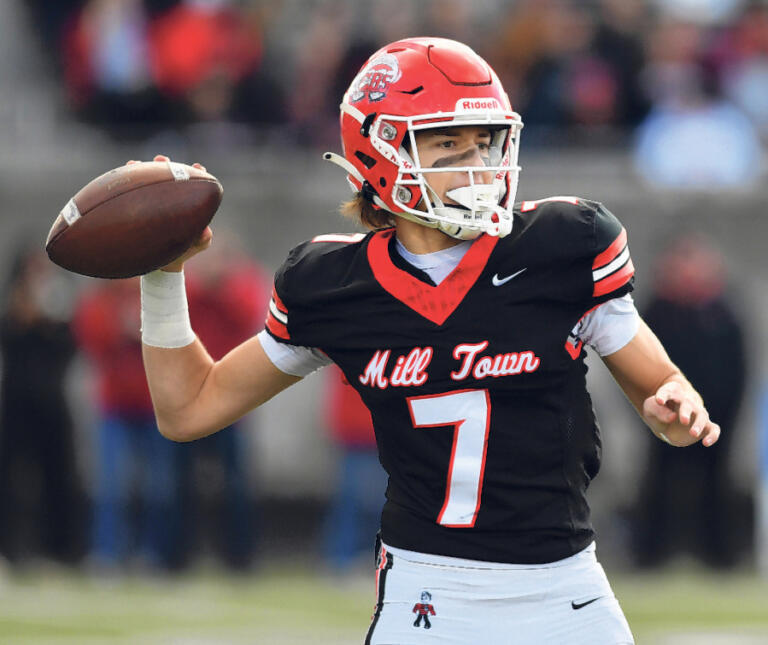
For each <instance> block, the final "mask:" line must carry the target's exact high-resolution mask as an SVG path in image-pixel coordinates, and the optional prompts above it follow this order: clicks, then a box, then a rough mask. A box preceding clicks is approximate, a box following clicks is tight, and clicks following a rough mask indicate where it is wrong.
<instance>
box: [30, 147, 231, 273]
mask: <svg viewBox="0 0 768 645" xmlns="http://www.w3.org/2000/svg"><path fill="white" fill-rule="evenodd" d="M221 197H222V188H221V184H220V183H219V181H218V179H216V177H214V176H213V175H210V174H208V173H207V172H205V171H204V170H201V169H199V168H195V167H193V166H187V165H185V164H180V163H175V162H172V161H148V162H141V163H134V164H129V165H125V166H121V167H119V168H115V169H114V170H110V171H109V172H107V173H105V174H103V175H101V176H100V177H97V178H96V179H94V180H92V181H91V182H89V183H88V184H86V185H85V186H84V187H83V188H82V189H80V191H79V192H78V193H77V194H76V195H75V196H74V197H73V198H72V199H70V200H69V202H68V203H67V205H66V206H65V207H64V208H63V209H62V211H61V212H60V213H59V216H58V217H57V218H56V221H55V222H54V223H53V226H52V227H51V230H50V232H49V233H48V239H47V240H46V243H45V250H46V251H47V253H48V257H49V258H51V260H52V261H53V262H55V263H56V264H58V265H59V266H61V267H63V268H65V269H67V270H69V271H73V272H75V273H80V274H82V275H88V276H93V277H96V278H129V277H132V276H136V275H142V274H144V273H148V272H150V271H154V270H155V269H159V268H160V267H162V266H165V265H166V264H168V263H170V262H172V261H173V260H175V259H176V258H178V257H179V256H180V255H181V254H182V253H184V251H186V250H187V249H188V248H189V247H190V246H192V244H193V242H195V240H197V239H198V237H199V236H200V234H201V233H202V232H203V230H205V227H206V226H208V223H209V222H210V221H211V219H212V218H213V215H214V213H216V210H217V209H218V207H219V204H220V203H221Z"/></svg>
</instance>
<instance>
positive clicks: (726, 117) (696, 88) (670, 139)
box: [634, 21, 762, 189]
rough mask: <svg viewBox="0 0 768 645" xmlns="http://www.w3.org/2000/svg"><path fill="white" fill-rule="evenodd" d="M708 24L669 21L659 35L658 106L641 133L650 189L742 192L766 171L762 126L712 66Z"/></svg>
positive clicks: (655, 44) (654, 61)
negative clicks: (729, 95) (731, 97)
mask: <svg viewBox="0 0 768 645" xmlns="http://www.w3.org/2000/svg"><path fill="white" fill-rule="evenodd" d="M705 43H706V36H705V33H704V31H703V30H702V28H701V27H700V26H697V25H694V24H692V23H687V22H677V21H666V22H664V23H662V24H661V25H659V26H658V27H657V29H656V31H655V33H654V36H653V38H652V41H651V47H650V58H649V62H648V65H647V67H646V70H645V71H644V76H645V81H646V86H647V89H648V92H649V95H650V97H651V99H652V101H653V108H652V110H651V112H650V114H649V115H648V117H647V118H646V120H645V121H644V122H643V123H642V124H641V126H640V128H639V130H638V132H637V141H636V144H635V150H634V161H635V166H636V168H637V170H638V172H639V173H640V175H641V176H642V177H643V178H644V179H645V180H646V181H648V182H649V183H651V184H654V185H657V186H663V187H672V188H689V189H718V188H739V187H742V186H748V185H750V184H751V183H753V182H755V181H756V180H757V179H758V177H759V176H760V173H761V159H762V150H761V147H760V142H759V138H758V135H757V132H756V130H755V128H754V127H753V126H752V124H751V123H750V122H749V120H748V119H747V118H746V116H744V114H743V113H742V112H740V111H739V110H738V109H737V108H736V107H735V106H734V105H733V104H731V103H730V102H728V101H727V100H725V99H724V98H723V97H722V95H721V92H720V87H719V84H718V81H717V76H716V74H715V73H714V70H713V69H712V67H711V65H709V64H705V59H706V50H705Z"/></svg>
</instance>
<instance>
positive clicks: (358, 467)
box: [324, 366, 387, 573]
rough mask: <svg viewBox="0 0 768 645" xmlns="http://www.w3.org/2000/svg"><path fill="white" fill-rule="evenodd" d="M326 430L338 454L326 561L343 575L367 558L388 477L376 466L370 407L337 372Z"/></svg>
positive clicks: (329, 373)
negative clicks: (366, 405) (367, 406)
mask: <svg viewBox="0 0 768 645" xmlns="http://www.w3.org/2000/svg"><path fill="white" fill-rule="evenodd" d="M326 378H327V381H326V384H327V397H326V403H325V419H326V425H327V426H328V429H329V430H330V435H331V439H332V440H333V442H334V443H335V444H336V446H337V447H338V450H339V467H338V472H337V482H336V488H335V492H334V494H333V498H332V500H331V506H330V508H329V510H328V515H327V516H326V519H325V548H324V551H325V557H326V560H327V562H328V564H329V565H330V566H331V567H332V568H333V569H334V570H336V571H337V572H339V573H343V572H345V571H348V570H349V569H350V567H352V566H354V565H355V564H357V563H359V562H360V560H361V557H364V558H365V562H366V564H367V563H368V560H369V559H370V553H371V549H372V548H373V544H374V538H375V537H376V533H377V531H378V530H379V520H380V512H381V506H382V504H383V502H384V491H385V490H386V487H387V476H386V473H385V472H384V469H383V468H382V467H381V464H380V463H379V458H378V453H377V450H376V437H375V435H374V433H373V422H372V421H371V414H370V412H368V408H366V407H365V404H364V403H363V401H362V399H361V398H360V395H359V394H358V393H357V392H356V391H355V390H354V388H352V387H351V386H350V385H349V383H347V381H346V379H345V378H344V375H343V374H342V373H341V370H339V369H338V368H337V367H335V366H334V367H329V368H328V369H327V370H326Z"/></svg>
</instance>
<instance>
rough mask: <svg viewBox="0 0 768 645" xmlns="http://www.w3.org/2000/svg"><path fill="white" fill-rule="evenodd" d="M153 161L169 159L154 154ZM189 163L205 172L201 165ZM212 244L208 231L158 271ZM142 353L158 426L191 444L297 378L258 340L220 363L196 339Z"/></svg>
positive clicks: (176, 267)
mask: <svg viewBox="0 0 768 645" xmlns="http://www.w3.org/2000/svg"><path fill="white" fill-rule="evenodd" d="M154 161H169V159H168V157H166V156H164V155H157V156H155V158H154ZM128 163H133V162H131V161H129V162H128ZM193 165H194V166H195V167H196V168H200V169H201V170H205V168H204V167H203V166H201V165H200V164H199V163H196V164H193ZM212 241H213V232H212V231H211V228H210V227H206V228H205V230H204V231H203V232H202V234H201V235H200V238H199V239H198V240H197V242H195V243H194V244H193V245H192V246H191V247H190V248H189V249H188V250H187V251H186V252H185V253H184V254H183V255H182V256H181V257H179V258H178V259H176V260H174V261H173V262H171V263H170V264H168V265H167V266H165V267H163V269H162V270H163V271H166V272H169V273H177V272H180V271H182V270H183V268H184V263H185V262H186V261H187V260H189V259H190V258H192V257H193V256H194V255H197V254H198V253H200V252H201V251H204V250H205V249H207V248H208V247H209V246H210V245H211V243H212ZM142 352H143V356H144V369H145V371H146V374H147V381H148V383H149V390H150V394H151V395H152V404H153V406H154V409H155V416H156V418H157V424H158V428H159V429H160V432H161V433H162V434H163V436H165V437H167V438H168V439H172V440H174V441H193V440H195V439H199V438H201V437H205V436H207V435H210V434H212V433H214V432H216V431H217V430H221V429H222V428H225V427H227V426H228V425H230V424H232V423H233V422H234V421H236V420H237V419H239V418H240V417H242V416H243V415H244V414H246V413H247V412H249V411H250V410H252V409H253V408H256V407H258V406H259V405H261V404H262V403H264V402H266V401H268V400H269V399H271V398H272V397H273V396H275V395H276V394H278V393H279V392H281V391H282V390H284V389H285V388H287V387H288V386H290V385H293V384H294V383H296V382H297V381H299V380H301V379H300V378H299V377H297V376H291V375H289V374H285V373H284V372H281V371H280V370H279V369H277V368H276V367H275V366H274V365H273V363H272V362H271V361H270V360H269V358H267V355H266V354H265V353H264V350H263V349H262V348H261V344H260V343H259V341H258V339H257V338H251V339H250V340H248V341H246V342H245V343H243V344H241V345H240V346H238V347H236V348H235V349H233V350H232V351H231V352H229V353H228V354H227V355H226V356H224V357H223V358H222V359H221V360H219V361H214V360H213V359H212V358H211V357H210V355H209V354H208V352H207V351H206V349H205V347H204V346H203V344H202V343H201V342H200V340H199V339H197V338H196V339H195V340H194V341H193V342H192V343H191V344H189V345H186V346H184V347H177V348H172V349H169V348H163V347H153V346H151V345H147V344H144V345H143V347H142Z"/></svg>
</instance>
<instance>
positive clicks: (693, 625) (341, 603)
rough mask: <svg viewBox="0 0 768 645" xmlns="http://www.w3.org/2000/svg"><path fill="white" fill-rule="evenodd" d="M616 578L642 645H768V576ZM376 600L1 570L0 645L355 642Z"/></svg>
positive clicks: (281, 577)
mask: <svg viewBox="0 0 768 645" xmlns="http://www.w3.org/2000/svg"><path fill="white" fill-rule="evenodd" d="M612 578H613V586H614V588H615V590H616V593H617V595H618V596H619V599H620V601H621V603H622V605H623V607H624V609H625V612H626V614H627V617H628V619H629V622H630V624H631V625H632V627H633V630H634V632H635V636H636V639H637V643H638V644H645V643H652V644H660V645H689V644H691V645H692V644H694V643H695V644H696V645H720V644H723V645H725V644H728V645H731V644H733V645H744V644H750V645H752V644H757V643H763V644H768V582H766V581H760V580H759V579H757V578H755V577H752V576H749V575H745V574H741V575H733V576H724V575H719V576H716V575H713V574H707V573H702V572H691V571H680V570H678V571H675V572H667V573H665V574H661V575H647V576H640V577H638V576H632V577H630V576H616V575H614V576H612ZM372 607H373V585H372V582H370V581H368V580H366V579H364V578H359V579H353V580H345V581H339V580H335V579H332V578H327V577H323V576H319V575H313V574H311V573H308V572H306V571H303V570H300V569H293V570H289V569H286V568H281V569H279V570H277V569H275V570H265V571H261V572H259V573H256V574H253V575H252V576H248V577H246V578H242V579H232V578H227V577H224V576H222V575H220V574H211V573H205V574H200V573H198V574H190V575H186V576H183V577H180V578H171V579H159V580H158V579H148V578H127V579H122V580H119V581H118V580H104V579H98V580H97V579H93V578H88V577H85V576H82V575H74V574H71V573H66V572H64V573H62V572H48V573H44V572H37V573H31V574H27V575H25V576H21V577H19V576H9V575H7V574H6V575H5V576H3V577H2V578H0V645H16V644H20V645H63V644H67V645H70V644H75V643H77V644H79V645H91V644H94V645H95V644H102V643H110V644H111V643H115V644H118V645H128V644H132V645H133V644H137V645H138V644H141V645H159V644H162V645H214V644H215V645H231V644H238V645H239V644H241V643H248V644H270V645H294V644H295V645H299V644H302V645H305V644H310V643H311V644H312V645H348V644H349V645H352V644H354V645H360V644H361V643H362V641H363V635H364V633H365V630H366V627H367V624H368V620H369V618H370V614H371V610H372ZM556 645H557V644H556Z"/></svg>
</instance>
